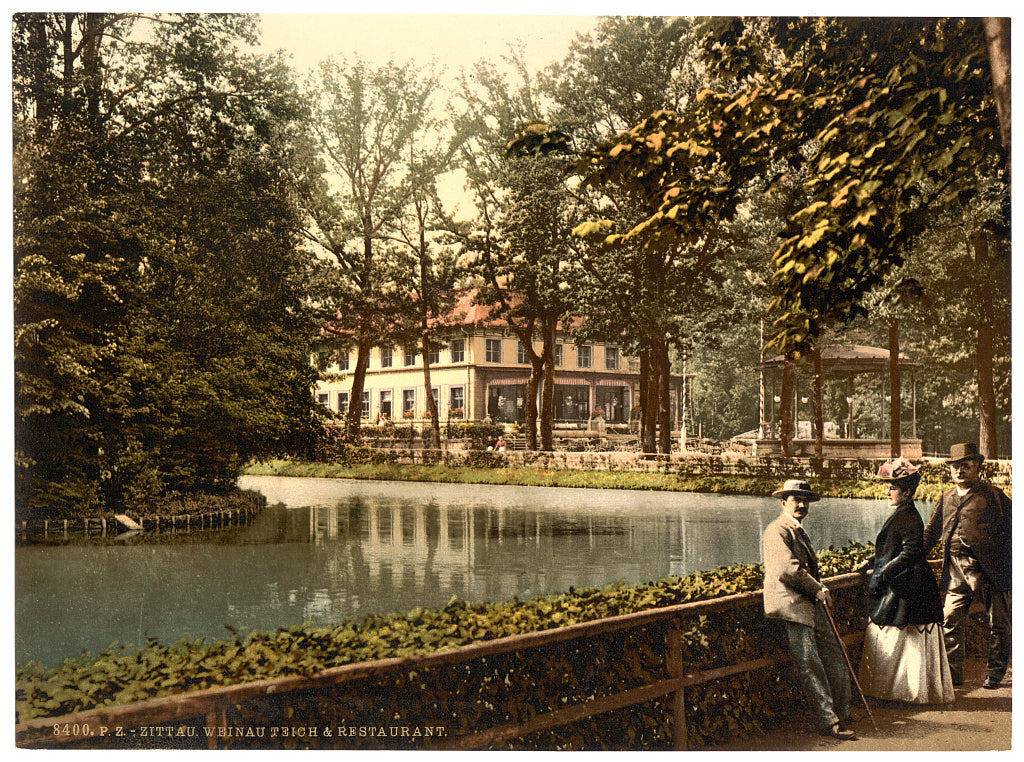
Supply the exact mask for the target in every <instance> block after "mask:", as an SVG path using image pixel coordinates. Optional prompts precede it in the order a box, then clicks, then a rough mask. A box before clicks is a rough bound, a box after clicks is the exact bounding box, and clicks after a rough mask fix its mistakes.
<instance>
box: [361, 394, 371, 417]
mask: <svg viewBox="0 0 1024 762" xmlns="http://www.w3.org/2000/svg"><path fill="white" fill-rule="evenodd" d="M362 416H363V418H369V417H370V393H369V392H363V412H362Z"/></svg>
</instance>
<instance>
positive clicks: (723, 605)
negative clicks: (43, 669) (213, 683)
mask: <svg viewBox="0 0 1024 762" xmlns="http://www.w3.org/2000/svg"><path fill="white" fill-rule="evenodd" d="M828 585H829V588H830V589H832V590H833V591H837V593H836V597H837V601H839V600H840V599H841V598H842V596H844V594H845V595H846V597H847V599H848V600H847V609H848V614H847V615H846V616H843V617H840V616H839V614H838V613H837V621H838V622H840V626H841V627H844V625H845V627H844V628H845V629H846V634H845V636H844V640H845V642H847V643H848V644H850V645H856V644H858V643H859V642H860V641H861V639H862V638H863V632H862V630H861V629H859V628H858V626H857V623H858V622H860V627H862V626H863V621H862V620H863V615H862V614H860V613H858V612H860V611H862V607H863V589H864V578H863V577H862V576H861V575H859V574H844V575H840V576H838V577H833V578H831V579H829V580H828ZM761 606H762V594H761V591H754V592H747V593H740V594H737V595H732V596H728V597H723V598H716V599H712V600H706V601H697V602H691V603H684V604H678V605H673V606H668V607H663V608H655V609H649V610H645V611H641V612H638V613H630V614H624V615H620V616H612V617H608V618H604V619H599V620H595V621H590V622H585V623H580V624H574V625H569V626H565V627H560V628H557V629H551V630H544V631H540V632H532V633H527V634H522V635H516V636H512V637H505V638H501V639H495V640H490V641H481V642H478V643H474V644H472V645H468V646H464V647H459V648H454V649H450V650H447V651H440V652H435V653H431V654H428V655H416V656H408V657H403V658H392V659H383V660H379V661H372V662H363V663H354V664H346V665H344V666H339V667H335V668H331V669H328V670H324V671H322V672H320V673H317V674H315V675H312V676H287V677H281V678H276V679H265V680H258V681H254V682H249V683H243V684H237V685H226V686H220V687H216V688H212V689H206V690H197V691H193V692H188V693H183V694H177V695H173V696H167V697H163V698H156V699H151V700H148V701H143V702H139V703H136V704H131V705H124V706H110V707H103V708H97V709H91V710H88V711H83V712H79V713H76V714H73V715H66V716H62V717H47V718H37V719H33V720H31V721H28V722H23V723H21V724H19V725H17V727H16V743H17V745H18V746H20V747H54V746H74V747H81V748H90V747H97V746H102V747H108V748H125V747H133V748H203V747H205V748H211V749H213V748H271V747H281V746H283V747H286V748H288V747H291V748H296V747H298V748H356V747H359V745H360V743H361V742H364V741H365V739H356V738H353V737H352V736H351V735H349V736H348V737H339V731H341V732H342V733H344V728H345V723H341V724H328V725H325V724H324V717H325V716H326V715H325V714H323V711H324V710H323V707H324V706H326V705H327V703H329V702H330V701H333V700H342V699H344V700H349V701H354V702H355V703H356V704H359V705H360V706H362V707H363V708H364V709H366V708H367V707H368V706H369V705H371V704H380V703H382V702H384V703H385V704H386V702H387V697H388V696H392V697H393V698H392V700H394V701H396V702H398V704H400V705H402V706H409V707H417V706H418V707H420V709H416V708H412V709H409V711H410V712H412V713H413V714H415V713H417V712H419V716H410V715H408V714H407V715H405V716H404V717H403V718H402V720H401V721H402V722H404V723H405V725H403V727H404V728H405V730H403V731H402V732H403V733H405V734H406V735H411V736H413V737H412V738H403V739H393V738H387V737H385V738H383V739H376V740H374V741H372V742H371V743H370V746H371V748H420V749H489V748H522V747H523V746H521V743H522V741H523V739H526V738H527V737H536V734H539V733H543V732H545V731H553V730H555V729H558V728H563V727H565V726H568V725H572V724H573V723H579V722H581V721H585V720H588V719H592V718H596V717H598V716H599V715H605V714H607V713H610V712H615V711H618V710H623V709H626V708H629V707H636V706H638V705H641V704H644V705H648V706H647V707H646V708H644V710H643V711H645V712H648V713H650V712H651V708H650V705H651V702H656V703H657V707H656V709H657V714H658V717H656V718H655V719H654V720H652V722H654V723H661V725H662V727H663V728H666V729H667V730H665V731H664V732H663V733H662V735H665V734H667V735H668V736H669V739H668V740H667V742H666V743H663V745H662V747H663V748H674V749H685V748H687V747H688V746H695V745H701V744H700V743H697V744H694V743H693V742H692V740H689V739H693V738H697V739H699V738H701V737H702V736H701V734H700V733H698V732H696V731H697V730H698V729H696V728H692V729H688V723H689V722H693V721H695V719H696V721H698V722H701V723H707V722H710V721H713V720H714V719H715V717H716V715H719V714H721V715H722V716H724V713H726V712H728V711H729V708H728V707H720V708H715V707H714V706H711V705H707V704H705V699H701V700H700V701H696V700H689V701H688V697H689V692H691V691H693V690H696V689H700V688H701V687H703V686H707V685H708V684H710V683H714V682H715V681H722V680H724V679H727V678H730V677H731V676H737V675H748V674H750V673H755V672H758V671H761V670H769V669H771V668H780V667H782V668H783V671H784V672H786V673H788V672H789V670H786V669H784V665H785V663H786V662H788V661H789V656H788V652H787V649H786V647H785V644H784V639H779V638H778V633H779V632H780V631H779V630H763V632H764V633H769V632H772V633H775V636H774V637H767V636H766V637H762V638H761V640H763V641H764V642H763V643H761V644H760V646H759V648H760V649H761V653H760V654H757V655H754V656H755V657H754V658H750V656H751V655H752V654H751V653H750V652H749V651H747V652H745V653H744V654H743V656H744V658H742V659H741V660H740V661H735V662H730V660H729V659H728V653H726V654H725V659H724V662H723V658H721V656H722V655H721V654H719V655H718V656H715V655H714V654H712V653H711V652H712V651H719V650H721V649H719V648H717V647H716V646H715V644H714V643H711V644H709V645H708V646H707V648H706V649H704V646H701V648H702V649H704V650H702V651H700V653H701V654H702V655H701V656H699V657H697V658H695V657H694V655H693V651H692V650H691V651H689V653H690V656H689V657H687V658H685V659H684V655H683V651H684V648H689V646H688V645H686V644H687V643H688V642H690V641H692V640H693V634H694V633H696V634H697V635H698V637H702V634H701V633H702V628H705V627H706V626H707V624H708V622H709V621H710V618H711V617H714V616H716V615H718V616H726V617H730V616H736V615H739V616H740V617H741V618H743V620H744V621H746V622H748V623H749V622H754V623H755V625H754V631H755V632H756V631H757V628H758V627H762V626H764V624H765V623H768V622H770V621H771V620H766V619H765V618H764V617H763V615H762V613H761ZM838 609H839V604H838V603H837V611H838ZM849 612H853V613H852V614H850V613H849ZM772 624H773V625H777V624H778V623H777V622H774V623H772ZM743 626H745V625H739V626H738V627H739V628H742V627H743ZM684 630H686V631H687V632H688V633H689V634H686V635H684ZM652 635H653V636H654V637H653V639H652ZM737 635H738V632H737ZM609 637H618V638H620V639H621V638H623V637H625V638H627V639H629V638H634V639H633V640H628V642H626V641H623V642H622V643H620V644H619V645H620V646H621V648H620V651H618V652H615V653H614V654H613V655H612V658H611V659H610V660H608V662H606V663H604V664H593V663H592V662H593V661H594V659H595V658H596V659H597V660H598V661H601V659H602V658H605V657H606V656H607V654H608V653H610V652H606V651H601V650H597V651H595V650H593V649H594V647H595V643H597V642H598V641H600V639H602V638H609ZM645 639H646V641H645ZM728 640H729V639H728V638H725V639H723V642H724V643H725V644H726V648H725V651H726V652H728V650H729V649H728ZM645 642H660V643H661V644H662V646H663V647H662V648H661V649H659V650H660V651H661V653H660V654H648V656H651V657H652V658H651V659H649V660H648V662H649V663H648V664H647V666H646V667H644V669H643V670H642V672H643V673H644V675H646V676H645V677H644V678H643V679H640V680H632V679H630V680H628V681H626V683H627V684H623V681H622V680H621V679H619V678H617V677H612V678H610V679H609V680H608V681H607V682H608V685H607V686H605V687H596V688H595V687H594V686H593V685H588V686H586V687H584V688H582V689H581V690H576V689H575V688H574V687H573V686H572V685H570V684H571V683H573V679H572V675H571V674H565V672H564V670H565V664H566V662H564V661H557V660H555V661H554V662H553V663H554V664H556V665H558V666H557V668H556V669H555V670H554V671H555V672H556V674H551V671H552V670H551V669H549V670H548V674H547V675H546V680H545V679H544V675H543V672H541V673H539V675H540V676H538V674H534V675H524V674H521V672H522V670H523V669H524V665H529V667H530V668H539V669H541V670H543V669H545V668H544V667H543V665H544V664H545V663H546V660H548V659H549V658H550V652H545V649H550V648H559V649H562V650H560V651H559V654H564V653H570V654H572V656H571V660H572V663H573V664H575V665H577V667H579V668H580V669H583V667H584V666H586V667H587V668H591V669H592V670H593V671H595V672H596V673H600V674H605V673H608V674H612V673H614V669H613V667H614V665H615V662H617V661H621V660H629V659H633V658H635V657H636V652H637V651H638V650H647V646H646V645H645ZM638 644H639V645H638ZM588 649H590V650H588ZM602 654H604V656H602ZM595 655H596V656H595ZM559 658H561V657H559ZM502 659H511V660H514V662H513V661H501V660H502ZM460 665H461V666H460ZM481 665H484V666H485V667H486V668H485V669H483V670H481V669H480V667H481ZM516 665H518V666H516ZM537 665H541V666H540V667H538V666H537ZM445 669H448V670H456V672H455V673H453V674H456V675H462V677H461V678H459V679H465V680H466V682H464V683H463V684H462V685H460V686H459V688H458V690H457V691H456V692H457V693H459V696H460V698H459V699H458V701H457V702H455V703H454V704H453V706H455V709H452V708H451V707H448V708H447V709H446V708H445V706H440V704H443V703H444V701H445V700H444V699H442V698H436V697H434V698H432V697H431V695H430V693H431V691H430V690H429V689H428V688H426V684H425V683H424V682H423V681H426V680H427V679H428V678H427V677H426V676H427V675H429V674H433V673H436V671H437V670H445ZM460 669H461V670H462V671H458V670H460ZM494 670H496V672H495V671H494ZM572 671H574V670H573V669H572V668H570V669H569V672H570V673H571V672H572ZM494 674H497V679H494ZM481 675H484V677H481V678H480V679H478V680H476V681H474V680H473V679H472V678H473V676H478V677H479V676H481ZM523 678H525V682H531V681H532V682H541V683H544V682H546V686H545V687H544V688H543V690H544V691H546V692H548V693H550V692H551V691H559V690H561V691H562V694H561V695H559V696H547V697H546V699H545V700H546V701H547V704H548V707H549V708H548V709H547V710H546V711H541V712H537V713H534V712H533V711H532V710H531V709H530V708H526V709H525V710H516V709H515V708H514V707H513V705H515V704H516V703H517V700H516V697H515V696H514V695H513V694H514V693H515V690H514V686H515V685H516V684H517V682H516V681H517V680H520V681H522V680H523ZM447 679H448V680H451V679H452V676H451V675H449V676H448V678H447ZM774 679H776V680H777V679H778V678H774ZM790 680H791V678H790ZM375 681H376V682H375ZM385 683H386V684H387V685H385ZM524 684H525V683H524ZM417 685H420V686H421V688H422V689H420V690H419V692H418V693H417V690H418V689H417V687H416V686H417ZM382 686H383V687H382ZM392 688H394V692H393V693H390V694H389V693H388V690H391V689H392ZM768 690H769V693H768V695H770V696H772V697H773V698H774V697H775V696H778V687H777V686H775V687H771V686H769V688H768ZM718 693H722V691H718ZM420 694H422V695H420ZM581 695H585V696H586V697H585V698H584V699H583V700H579V699H580V696H581ZM722 695H725V696H726V698H725V700H726V701H735V696H734V698H733V699H729V698H728V695H729V694H728V692H727V691H726V692H725V693H722ZM793 695H796V694H795V693H794V694H793ZM780 700H781V701H782V703H783V704H785V703H786V699H785V697H784V696H783V697H781V698H780ZM768 703H769V704H770V703H772V701H769V702H768ZM790 703H791V702H790ZM423 707H426V709H424V708H423ZM377 709H378V707H374V711H377ZM776 710H777V708H776ZM390 711H391V710H390V709H387V708H386V707H385V712H384V714H383V715H380V716H382V717H383V716H386V715H388V712H390ZM754 711H755V712H756V711H758V710H756V709H755V710H754ZM445 712H447V714H445ZM460 712H471V713H472V714H473V719H472V720H471V721H468V724H464V727H462V728H460V729H457V732H454V733H453V732H450V730H451V729H450V727H449V723H450V721H451V719H452V718H453V717H454V716H456V715H457V714H458V713H460ZM517 712H518V714H517ZM666 714H667V717H665V716H664V715H666ZM428 715H429V716H428ZM375 716H376V715H375ZM282 718H287V722H285V721H284V720H282ZM495 718H496V719H497V720H498V721H494V720H495ZM502 719H504V721H501V720H502ZM240 721H241V724H240ZM264 721H265V723H266V724H263V725H261V724H260V723H261V722H264ZM754 721H755V724H757V718H755V719H754ZM363 722H364V724H362V725H359V726H355V725H350V727H361V728H362V729H363V730H365V729H366V728H367V727H370V728H371V729H372V728H375V727H378V725H377V724H373V723H381V724H380V725H379V727H380V728H381V730H385V728H384V727H383V722H384V721H383V720H373V721H372V723H370V724H365V723H366V722H367V721H366V720H365V719H364V720H363ZM267 724H269V731H268V726H267ZM410 726H411V727H413V731H409V728H410ZM254 728H255V729H257V731H259V729H262V733H263V734H262V735H259V732H257V733H255V734H254V732H253V731H254ZM317 728H320V730H319V731H318V730H317ZM154 729H160V732H156V731H155V730H154ZM175 729H176V730H175ZM246 729H247V730H246ZM289 729H290V731H289ZM275 730H276V731H277V732H276V733H275V734H274V736H273V737H271V735H270V733H271V732H273V731H275ZM300 731H301V732H300ZM325 731H326V733H327V735H325ZM725 732H728V731H725ZM310 733H312V735H310ZM246 734H248V735H250V736H252V735H255V736H256V737H255V738H252V737H249V738H246V737H245V736H246ZM384 735H385V736H386V735H387V734H386V733H384ZM157 736H160V737H157ZM545 743H553V742H551V741H547V742H544V741H542V742H540V743H536V742H535V743H533V744H532V747H534V748H536V747H538V746H539V747H540V748H545ZM636 743H637V747H638V748H649V746H648V745H647V744H648V742H647V741H642V740H638V741H637V742H636ZM363 746H365V743H363ZM526 747H527V748H529V747H531V745H530V744H527V745H526ZM556 748H558V746H556Z"/></svg>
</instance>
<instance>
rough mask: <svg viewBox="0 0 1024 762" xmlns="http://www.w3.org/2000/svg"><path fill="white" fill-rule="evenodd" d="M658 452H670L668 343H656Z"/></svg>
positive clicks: (670, 419) (670, 408) (670, 421)
mask: <svg viewBox="0 0 1024 762" xmlns="http://www.w3.org/2000/svg"><path fill="white" fill-rule="evenodd" d="M657 369H658V452H661V453H665V454H666V455H667V454H669V453H670V452H672V405H671V395H672V390H671V387H670V384H669V378H670V374H671V370H672V368H671V364H670V362H669V357H668V343H667V342H664V341H662V342H659V343H658V355H657Z"/></svg>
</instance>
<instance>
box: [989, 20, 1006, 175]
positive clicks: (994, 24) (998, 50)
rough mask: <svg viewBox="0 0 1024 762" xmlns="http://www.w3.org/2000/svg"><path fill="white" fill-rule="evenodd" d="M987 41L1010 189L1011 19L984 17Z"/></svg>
mask: <svg viewBox="0 0 1024 762" xmlns="http://www.w3.org/2000/svg"><path fill="white" fill-rule="evenodd" d="M983 23H984V26H985V42H986V43H987V44H988V63H989V68H990V69H991V71H992V95H993V97H994V98H995V101H996V113H997V114H998V115H999V135H1000V137H1001V138H1002V141H1003V149H1004V150H1005V151H1006V187H1007V192H1009V190H1010V167H1011V151H1010V138H1011V134H1012V131H1011V129H1010V71H1011V66H1010V19H1008V18H993V17H988V18H985V19H984V22H983Z"/></svg>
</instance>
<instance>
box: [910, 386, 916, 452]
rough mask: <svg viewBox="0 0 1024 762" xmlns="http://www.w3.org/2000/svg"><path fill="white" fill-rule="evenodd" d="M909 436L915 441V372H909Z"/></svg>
mask: <svg viewBox="0 0 1024 762" xmlns="http://www.w3.org/2000/svg"><path fill="white" fill-rule="evenodd" d="M910 406H911V424H910V425H911V434H910V435H911V436H912V437H913V438H914V439H917V371H915V370H911V371H910Z"/></svg>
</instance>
